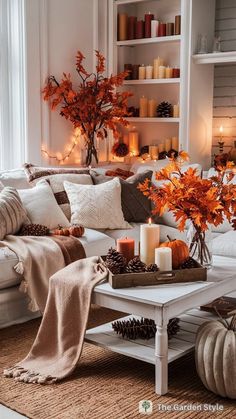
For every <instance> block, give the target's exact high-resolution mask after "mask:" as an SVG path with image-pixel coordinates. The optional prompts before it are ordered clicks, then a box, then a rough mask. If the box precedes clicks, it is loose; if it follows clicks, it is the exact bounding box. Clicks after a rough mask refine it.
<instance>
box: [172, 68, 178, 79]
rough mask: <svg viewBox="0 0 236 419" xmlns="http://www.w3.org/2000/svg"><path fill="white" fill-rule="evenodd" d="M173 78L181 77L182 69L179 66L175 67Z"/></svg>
mask: <svg viewBox="0 0 236 419" xmlns="http://www.w3.org/2000/svg"><path fill="white" fill-rule="evenodd" d="M172 77H173V78H179V77H180V69H179V68H178V67H174V68H173V75H172Z"/></svg>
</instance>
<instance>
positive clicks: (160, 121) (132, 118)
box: [126, 117, 180, 124]
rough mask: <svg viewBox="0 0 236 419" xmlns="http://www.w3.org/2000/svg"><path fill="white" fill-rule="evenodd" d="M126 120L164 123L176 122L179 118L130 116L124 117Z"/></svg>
mask: <svg viewBox="0 0 236 419" xmlns="http://www.w3.org/2000/svg"><path fill="white" fill-rule="evenodd" d="M126 119H127V121H130V122H149V123H151V124H153V122H159V123H165V124H173V123H174V124H178V123H179V121H180V118H139V117H137V118H136V117H130V118H126Z"/></svg>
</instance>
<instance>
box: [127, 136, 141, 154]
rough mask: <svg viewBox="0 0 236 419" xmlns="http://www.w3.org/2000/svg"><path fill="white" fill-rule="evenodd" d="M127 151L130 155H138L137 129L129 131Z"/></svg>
mask: <svg viewBox="0 0 236 419" xmlns="http://www.w3.org/2000/svg"><path fill="white" fill-rule="evenodd" d="M129 152H130V155H131V156H138V155H139V134H138V131H135V130H133V131H130V132H129Z"/></svg>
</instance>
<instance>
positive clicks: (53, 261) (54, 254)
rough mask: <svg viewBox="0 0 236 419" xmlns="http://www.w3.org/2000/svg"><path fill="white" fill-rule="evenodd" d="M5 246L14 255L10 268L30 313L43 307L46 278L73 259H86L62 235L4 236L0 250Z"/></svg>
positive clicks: (77, 246) (79, 247)
mask: <svg viewBox="0 0 236 419" xmlns="http://www.w3.org/2000/svg"><path fill="white" fill-rule="evenodd" d="M5 246H7V247H8V248H9V249H11V250H12V251H13V252H14V253H16V255H17V256H18V259H19V262H18V263H17V265H16V266H15V267H14V269H15V270H16V272H17V273H18V274H19V275H21V286H20V290H21V291H23V292H27V293H28V295H29V297H30V304H29V309H30V310H31V311H37V310H40V311H41V312H42V313H43V311H44V308H45V304H46V300H47V295H48V287H49V285H48V284H49V278H50V277H51V276H52V275H53V274H54V273H56V272H57V271H59V270H60V269H62V268H64V267H65V266H66V265H68V264H69V263H71V262H74V261H75V260H78V259H81V258H84V257H86V255H85V252H84V248H83V246H82V244H81V243H80V241H79V240H78V239H77V238H75V237H72V236H70V237H65V236H40V237H34V236H11V235H9V236H6V237H5V240H4V241H0V247H5Z"/></svg>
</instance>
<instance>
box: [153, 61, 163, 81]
mask: <svg viewBox="0 0 236 419" xmlns="http://www.w3.org/2000/svg"><path fill="white" fill-rule="evenodd" d="M160 65H164V60H163V59H162V58H160V57H157V58H155V59H154V61H153V78H154V79H158V78H159V67H160Z"/></svg>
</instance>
